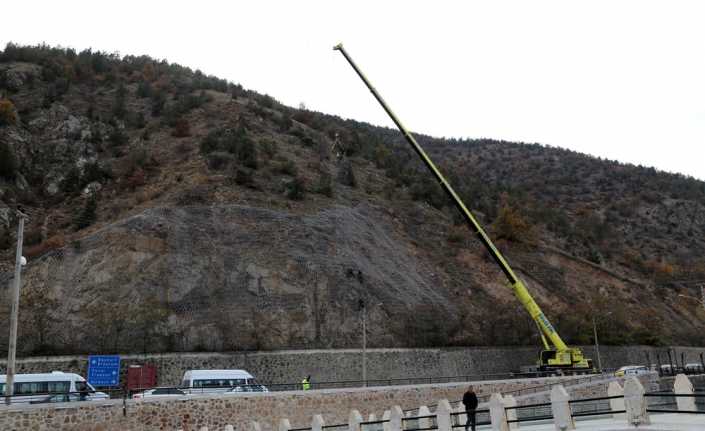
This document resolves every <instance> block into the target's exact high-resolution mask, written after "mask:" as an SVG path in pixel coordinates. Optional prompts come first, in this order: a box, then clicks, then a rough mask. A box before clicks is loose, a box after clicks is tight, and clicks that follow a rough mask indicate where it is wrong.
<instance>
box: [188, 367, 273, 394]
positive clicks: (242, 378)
mask: <svg viewBox="0 0 705 431" xmlns="http://www.w3.org/2000/svg"><path fill="white" fill-rule="evenodd" d="M181 389H182V390H184V391H186V392H188V393H190V394H208V393H220V392H251V391H256V392H268V390H267V388H266V387H264V386H262V385H260V384H258V383H257V382H256V381H255V378H254V377H253V376H252V374H250V373H248V372H247V371H245V370H189V371H186V372H185V373H184V377H183V378H182V379H181ZM255 389H256V390H255Z"/></svg>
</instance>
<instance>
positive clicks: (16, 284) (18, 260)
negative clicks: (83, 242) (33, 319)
mask: <svg viewBox="0 0 705 431" xmlns="http://www.w3.org/2000/svg"><path fill="white" fill-rule="evenodd" d="M17 215H18V218H19V225H18V226H17V253H16V254H15V278H14V280H13V285H12V309H11V312H10V340H9V343H8V353H7V378H6V380H5V404H10V397H11V396H12V395H13V394H14V390H15V385H14V383H15V353H16V352H17V316H18V313H19V308H20V274H21V272H22V239H23V234H24V220H25V218H26V217H27V216H26V215H25V214H23V213H22V212H21V211H17Z"/></svg>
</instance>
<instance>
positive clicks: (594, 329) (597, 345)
mask: <svg viewBox="0 0 705 431" xmlns="http://www.w3.org/2000/svg"><path fill="white" fill-rule="evenodd" d="M611 314H612V312H611V311H610V312H609V313H607V314H605V317H607V316H610V315H611ZM592 333H593V335H594V337H595V353H596V354H597V369H598V370H599V371H600V374H602V360H601V359H600V343H599V342H598V341H597V320H596V319H595V314H593V315H592Z"/></svg>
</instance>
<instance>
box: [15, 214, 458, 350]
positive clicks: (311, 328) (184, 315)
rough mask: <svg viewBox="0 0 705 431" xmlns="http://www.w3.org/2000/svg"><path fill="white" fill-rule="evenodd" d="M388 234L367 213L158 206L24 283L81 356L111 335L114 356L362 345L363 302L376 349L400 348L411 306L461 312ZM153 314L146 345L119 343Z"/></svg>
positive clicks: (383, 222)
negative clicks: (39, 293)
mask: <svg viewBox="0 0 705 431" xmlns="http://www.w3.org/2000/svg"><path fill="white" fill-rule="evenodd" d="M194 227H196V228H194ZM394 231H395V229H394V227H393V225H392V224H391V222H390V221H389V218H388V216H385V215H384V212H383V211H380V210H378V209H375V208H373V207H371V206H367V205H360V206H358V207H355V208H347V207H337V208H328V209H324V210H321V211H319V212H317V213H315V214H310V215H295V214H292V213H288V212H284V211H273V210H266V209H256V208H248V207H242V206H221V207H182V208H154V209H150V210H147V211H145V212H143V213H142V214H139V215H137V216H134V217H132V218H129V219H127V220H124V221H122V222H120V223H117V224H114V225H111V226H109V227H107V228H104V229H102V230H100V231H98V232H97V233H95V234H94V235H92V236H90V237H88V238H86V239H84V240H82V241H81V242H80V245H75V247H66V248H65V249H62V250H60V252H58V253H53V254H50V255H48V256H46V257H45V258H43V259H42V260H41V262H40V263H39V264H35V265H34V266H33V267H32V269H31V271H29V272H28V274H27V275H26V276H25V278H26V280H27V283H28V284H30V285H33V286H32V288H37V289H42V288H44V289H47V290H48V291H49V292H50V294H51V295H52V296H54V297H56V298H62V300H61V303H60V306H59V307H60V315H62V316H66V317H64V318H62V320H63V321H64V322H65V323H67V324H70V325H73V327H74V328H75V330H72V331H69V332H71V333H72V334H73V337H75V338H74V340H72V341H73V342H74V343H79V344H82V345H83V346H84V347H89V346H91V347H95V348H100V347H104V346H103V345H102V343H103V342H104V341H105V332H106V331H107V332H108V333H109V334H112V335H113V336H115V337H118V338H119V341H118V343H117V345H118V346H119V348H120V350H121V351H139V350H141V349H142V348H143V347H144V346H143V343H145V342H148V343H149V348H150V349H155V348H156V347H157V346H159V347H160V348H161V349H165V348H177V349H184V350H194V349H208V350H221V349H227V350H231V349H242V348H274V347H282V346H321V347H327V346H330V345H335V346H337V347H339V346H346V345H358V344H359V337H360V312H359V310H358V303H359V300H360V299H361V298H362V299H364V300H365V301H366V302H367V303H368V304H369V305H368V313H367V317H368V328H369V336H370V337H371V341H372V342H377V343H382V344H395V339H396V338H398V337H395V336H392V332H394V328H395V327H397V328H398V331H402V332H403V327H399V324H396V325H395V324H394V319H397V320H398V321H399V322H403V321H404V319H403V317H404V315H405V314H407V313H409V310H413V308H414V307H416V306H419V305H425V306H431V307H433V308H434V309H437V310H439V312H440V311H444V312H446V313H448V314H450V315H456V314H458V313H457V310H456V309H455V307H454V305H453V304H452V303H451V302H450V301H448V299H447V296H444V294H443V292H442V291H440V290H439V289H437V286H435V285H434V283H433V281H432V279H430V277H429V276H428V274H430V273H432V271H431V268H428V266H427V264H426V263H425V262H423V261H422V260H420V259H418V258H417V257H416V256H414V255H413V254H412V253H411V252H410V250H409V246H408V245H407V244H405V242H404V241H403V240H402V238H400V237H397V236H396V235H395V234H394ZM91 301H93V303H91ZM145 303H149V304H151V305H150V307H152V309H151V310H150V309H145V308H140V304H145ZM119 304H129V305H128V306H127V307H120V306H119ZM151 313H153V314H154V315H155V316H154V317H155V318H154V319H153V320H150V321H149V324H150V325H152V326H155V327H158V328H159V329H158V330H156V332H155V333H150V334H145V337H147V338H148V340H147V339H145V338H144V337H128V338H124V339H123V338H121V333H122V331H127V330H128V327H129V325H132V324H134V325H137V326H139V322H138V321H139V320H140V319H145V318H147V319H149V316H145V314H151ZM96 319H97V320H100V321H101V322H103V324H102V326H101V325H95V324H92V323H91V321H95V320H96ZM128 322H129V323H128ZM121 325H125V327H123V328H122V329H121V328H120V326H121ZM134 330H135V329H134V328H130V332H134ZM160 331H161V332H162V333H164V334H167V333H170V334H177V335H176V336H173V335H172V338H171V339H168V338H167V337H162V336H161V335H160ZM390 331H391V332H390ZM100 332H102V333H100ZM169 343H171V344H170V345H169ZM107 347H109V346H107Z"/></svg>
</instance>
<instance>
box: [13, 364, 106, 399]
mask: <svg viewBox="0 0 705 431" xmlns="http://www.w3.org/2000/svg"><path fill="white" fill-rule="evenodd" d="M6 379H7V376H6V375H5V374H0V398H2V395H4V394H5V381H6ZM14 387H15V390H14V395H13V396H12V398H11V400H10V402H11V403H12V404H21V403H31V404H39V403H58V402H68V401H99V400H104V399H108V398H109V396H108V394H106V393H103V392H97V391H96V390H95V388H94V387H93V386H91V385H90V383H88V382H86V379H84V378H83V377H81V376H79V375H78V374H73V373H64V372H61V371H52V372H51V373H42V374H16V375H15V383H14Z"/></svg>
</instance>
